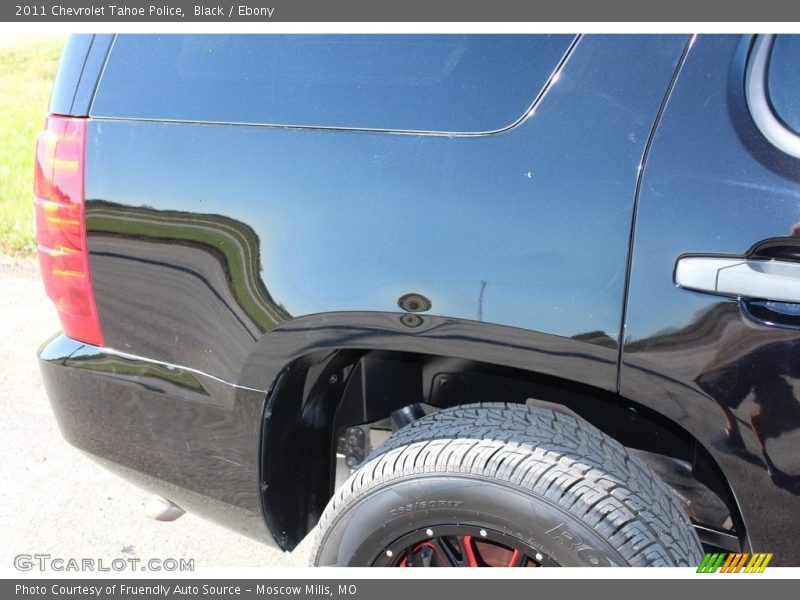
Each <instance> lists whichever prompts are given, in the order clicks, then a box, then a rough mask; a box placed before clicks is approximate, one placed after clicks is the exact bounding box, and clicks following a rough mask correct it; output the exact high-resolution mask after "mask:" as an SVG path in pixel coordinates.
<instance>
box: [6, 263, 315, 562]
mask: <svg viewBox="0 0 800 600" xmlns="http://www.w3.org/2000/svg"><path fill="white" fill-rule="evenodd" d="M58 329H59V324H58V319H57V317H56V314H55V310H54V308H53V307H52V305H51V303H50V302H49V300H48V299H47V298H46V296H45V294H44V290H43V288H42V285H41V283H40V281H39V278H38V274H37V272H36V268H35V265H34V263H33V262H18V261H10V260H9V259H4V258H2V257H0V334H2V344H0V364H2V365H3V369H2V370H1V371H0V415H2V416H1V417H0V482H2V483H0V527H2V532H1V533H0V539H2V543H0V568H8V567H11V566H12V561H13V557H14V556H15V555H17V554H21V553H27V554H34V553H50V554H52V555H53V556H61V557H65V558H68V557H77V558H83V557H86V558H96V559H99V558H102V559H104V560H105V561H106V562H107V563H110V561H111V560H113V559H114V558H128V557H137V558H140V559H143V560H147V559H150V558H160V559H163V558H194V559H195V565H196V567H197V568H198V569H199V568H214V567H280V566H305V565H306V564H307V561H308V546H309V543H308V542H309V540H308V539H307V540H306V542H305V543H304V544H302V545H301V547H300V548H299V549H298V550H297V551H295V552H294V553H292V554H284V553H281V552H277V551H275V550H271V549H269V548H267V547H265V546H263V545H261V544H259V543H257V542H255V541H253V540H250V539H249V538H246V537H243V536H240V535H238V534H235V533H233V532H230V531H228V530H226V529H223V528H221V527H218V526H217V525H214V524H212V523H209V522H207V521H204V520H202V519H200V518H198V517H194V516H192V515H184V516H183V517H181V518H180V519H178V520H177V521H174V522H172V523H162V522H158V521H153V520H150V519H148V518H147V517H146V516H145V515H144V511H143V506H144V504H145V502H146V501H147V499H148V496H147V494H146V493H145V492H143V491H142V490H140V489H138V488H136V487H134V486H132V485H131V484H129V483H127V482H125V481H124V480H122V479H119V478H117V477H116V476H114V475H111V474H110V473H107V472H106V471H104V470H103V469H102V468H100V467H99V466H98V465H96V464H95V463H94V462H93V461H91V460H90V459H88V458H87V457H86V456H84V455H83V454H82V453H81V452H79V451H78V450H76V449H74V448H73V447H72V446H70V445H69V444H67V443H66V442H65V441H64V440H63V439H62V438H61V435H60V433H59V431H58V426H57V425H56V422H55V419H54V418H53V414H52V412H51V410H50V405H49V404H48V402H47V398H46V396H45V393H44V387H43V385H42V382H41V378H40V377H39V371H38V367H37V365H36V360H35V352H36V348H37V347H38V346H39V344H40V343H41V342H42V341H44V340H45V339H47V338H48V337H49V336H50V335H51V334H53V333H54V332H55V331H57V330H58Z"/></svg>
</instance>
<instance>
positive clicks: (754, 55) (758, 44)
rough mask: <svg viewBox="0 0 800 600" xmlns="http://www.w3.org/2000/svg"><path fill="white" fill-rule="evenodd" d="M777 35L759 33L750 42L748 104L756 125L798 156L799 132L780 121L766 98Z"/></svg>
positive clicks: (787, 150) (799, 155) (764, 134)
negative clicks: (768, 76) (751, 45)
mask: <svg viewBox="0 0 800 600" xmlns="http://www.w3.org/2000/svg"><path fill="white" fill-rule="evenodd" d="M776 37H777V36H776V35H775V34H770V35H758V36H756V38H755V41H754V42H753V47H752V49H751V50H750V57H749V59H748V61H747V70H746V74H745V96H746V98H747V107H748V108H749V109H750V116H751V117H752V118H753V121H754V122H755V124H756V127H758V130H759V131H760V132H761V134H762V135H763V136H764V137H765V138H767V139H768V140H769V141H770V143H771V144H772V145H773V146H775V147H776V148H778V149H779V150H781V151H782V152H785V153H786V154H789V155H790V156H794V157H796V158H800V135H798V134H797V133H796V132H794V131H793V130H791V129H789V128H788V127H787V126H786V125H785V124H784V123H783V121H781V119H780V118H779V117H778V116H777V115H776V114H775V110H774V109H773V107H772V104H771V103H770V101H769V91H768V89H767V74H768V69H769V61H770V57H771V56H772V47H773V45H774V43H775V39H776Z"/></svg>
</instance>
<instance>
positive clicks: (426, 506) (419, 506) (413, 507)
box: [389, 500, 464, 517]
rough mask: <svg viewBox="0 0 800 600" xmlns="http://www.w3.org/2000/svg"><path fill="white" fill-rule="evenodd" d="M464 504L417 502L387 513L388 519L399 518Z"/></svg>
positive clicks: (459, 502) (434, 501)
mask: <svg viewBox="0 0 800 600" xmlns="http://www.w3.org/2000/svg"><path fill="white" fill-rule="evenodd" d="M462 504H464V503H463V502H462V501H461V500H417V501H416V502H410V503H408V504H404V505H403V506H398V507H397V508H393V509H392V510H390V511H389V516H390V517H399V516H400V515H407V514H408V513H412V512H416V511H418V510H431V509H435V508H457V507H459V506H461V505H462Z"/></svg>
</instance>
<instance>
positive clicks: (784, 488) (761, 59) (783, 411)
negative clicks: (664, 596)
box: [621, 36, 800, 564]
mask: <svg viewBox="0 0 800 600" xmlns="http://www.w3.org/2000/svg"><path fill="white" fill-rule="evenodd" d="M773 43H775V46H774V48H772V44H773ZM798 65H800V43H799V42H798V40H797V38H788V39H782V38H778V40H777V42H775V40H773V39H772V38H769V37H760V38H757V39H751V38H750V37H746V38H741V37H739V36H700V37H698V38H697V39H696V40H695V41H694V43H693V46H692V48H691V50H690V52H689V54H688V58H687V60H686V63H685V65H684V67H683V69H682V71H681V74H680V77H679V78H678V80H677V84H676V86H675V89H674V91H673V93H672V95H671V97H670V99H669V102H668V104H667V106H666V110H665V112H664V115H663V118H662V119H661V122H660V124H659V126H658V129H657V132H656V135H655V137H654V140H653V143H652V148H651V150H650V153H649V155H648V158H647V162H646V167H645V172H644V177H643V181H642V186H641V193H640V197H639V202H638V212H637V219H636V228H635V244H634V249H633V257H632V270H631V281H630V289H629V300H628V309H627V315H626V325H625V330H624V331H625V339H624V353H623V364H622V368H621V393H622V394H623V395H625V396H628V397H631V398H634V399H636V400H639V401H641V402H643V403H645V404H647V405H650V406H652V407H654V408H656V409H658V410H660V411H662V412H664V413H666V414H668V415H670V416H671V417H672V418H673V419H674V420H676V421H678V422H679V423H681V424H683V425H684V426H685V427H686V428H687V429H689V430H690V431H691V432H692V433H693V434H694V435H695V436H696V437H697V438H698V439H699V440H700V442H701V444H702V445H703V446H704V448H705V450H707V451H708V452H710V453H711V454H712V455H713V456H714V457H715V459H716V460H717V461H718V462H719V464H720V465H721V466H722V468H723V470H724V471H725V474H726V475H727V477H728V478H729V480H730V481H731V482H732V484H733V489H734V493H735V494H736V496H737V498H738V500H739V503H740V506H741V508H742V510H743V516H744V521H745V522H744V524H743V525H744V526H745V528H746V530H747V533H748V535H749V537H750V540H751V542H752V544H753V547H754V549H755V550H759V549H764V550H765V551H768V552H775V557H776V560H777V561H779V562H782V563H783V564H787V563H789V564H796V561H797V548H796V540H797V536H798V535H799V534H800V528H799V527H798V524H797V520H796V518H795V517H796V511H797V509H798V508H800V505H799V504H798V501H797V499H798V494H800V452H798V448H800V403H798V399H797V398H798V391H800V333H798V325H800V294H798V287H799V286H800V278H798V269H800V262H799V261H798V258H799V257H800V152H798V148H800V144H798V140H800V137H799V136H798V133H797V131H798V129H797V128H798V124H799V121H800V120H799V119H798V117H800V110H798V104H797V98H800V77H798V75H797V73H798V72H799V71H798ZM740 526H741V524H740ZM780 540H783V544H782V545H781V542H780ZM787 541H791V542H789V543H787ZM776 544H778V545H777V547H776ZM793 557H794V558H793Z"/></svg>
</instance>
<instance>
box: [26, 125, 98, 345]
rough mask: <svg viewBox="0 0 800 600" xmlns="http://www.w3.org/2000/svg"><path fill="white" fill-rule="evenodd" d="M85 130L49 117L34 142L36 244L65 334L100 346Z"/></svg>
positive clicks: (44, 275) (47, 286) (46, 283)
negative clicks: (88, 236) (91, 269)
mask: <svg viewBox="0 0 800 600" xmlns="http://www.w3.org/2000/svg"><path fill="white" fill-rule="evenodd" d="M86 125H87V122H86V119H75V118H69V117H60V116H49V117H47V121H46V123H45V128H44V131H42V133H41V134H39V138H38V139H37V140H36V175H35V182H34V195H35V198H34V204H35V208H36V241H37V243H38V251H39V264H40V265H41V268H42V277H43V279H44V287H45V289H46V290H47V295H48V296H50V299H51V300H53V302H55V304H56V309H57V310H58V316H59V318H60V319H61V325H62V326H63V328H64V333H65V334H67V335H68V336H69V337H71V338H73V339H76V340H80V341H82V342H87V343H89V344H93V345H95V346H102V345H103V332H102V331H101V329H100V320H99V319H98V317H97V306H96V305H95V301H94V292H93V291H92V280H91V274H90V272H89V252H88V249H87V246H86V215H85V198H84V190H83V174H84V160H85V158H84V157H85V149H86Z"/></svg>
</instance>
